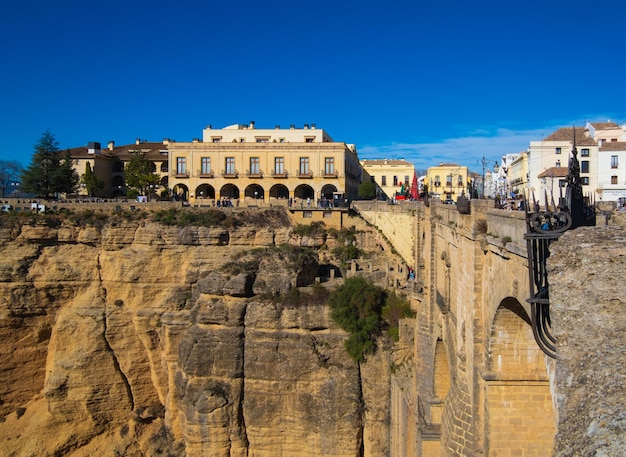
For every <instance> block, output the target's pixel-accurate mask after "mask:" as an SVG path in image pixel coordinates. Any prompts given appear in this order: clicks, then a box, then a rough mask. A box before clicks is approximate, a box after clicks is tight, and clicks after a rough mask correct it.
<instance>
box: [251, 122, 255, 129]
mask: <svg viewBox="0 0 626 457" xmlns="http://www.w3.org/2000/svg"><path fill="white" fill-rule="evenodd" d="M250 128H251V129H253V128H254V121H250Z"/></svg>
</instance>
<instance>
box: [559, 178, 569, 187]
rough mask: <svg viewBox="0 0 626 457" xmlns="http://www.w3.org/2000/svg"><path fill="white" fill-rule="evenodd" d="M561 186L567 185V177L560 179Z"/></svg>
mask: <svg viewBox="0 0 626 457" xmlns="http://www.w3.org/2000/svg"><path fill="white" fill-rule="evenodd" d="M559 187H567V179H559Z"/></svg>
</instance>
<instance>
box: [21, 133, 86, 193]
mask: <svg viewBox="0 0 626 457" xmlns="http://www.w3.org/2000/svg"><path fill="white" fill-rule="evenodd" d="M78 180H79V178H78V174H77V173H76V171H75V170H74V168H73V165H72V158H71V156H70V152H69V151H66V153H65V154H64V155H63V156H61V154H60V152H59V143H58V142H57V141H56V138H55V137H54V135H53V134H52V133H50V132H49V131H46V132H45V133H44V134H43V135H42V137H41V138H40V139H39V141H38V142H37V144H36V145H35V151H34V153H33V158H32V161H31V163H30V165H29V166H28V168H26V169H25V170H23V171H22V173H21V189H22V190H23V191H24V192H28V193H33V194H35V195H37V196H38V197H45V198H52V197H55V196H57V195H58V194H59V193H64V194H71V193H73V192H75V191H76V188H77V186H78Z"/></svg>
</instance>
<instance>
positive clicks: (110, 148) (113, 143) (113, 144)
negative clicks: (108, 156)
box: [109, 140, 115, 151]
mask: <svg viewBox="0 0 626 457" xmlns="http://www.w3.org/2000/svg"><path fill="white" fill-rule="evenodd" d="M113 149H115V141H113V140H111V141H109V151H112V150H113Z"/></svg>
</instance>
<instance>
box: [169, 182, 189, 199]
mask: <svg viewBox="0 0 626 457" xmlns="http://www.w3.org/2000/svg"><path fill="white" fill-rule="evenodd" d="M172 194H173V195H174V198H175V199H176V200H179V201H187V200H189V188H188V187H187V186H186V185H184V184H176V185H175V186H174V188H173V189H172Z"/></svg>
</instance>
